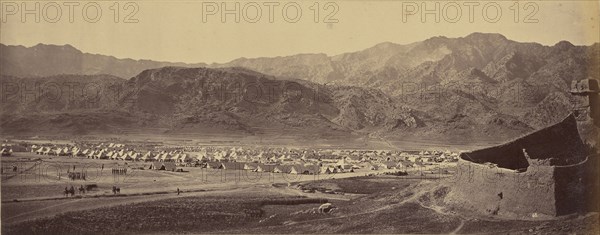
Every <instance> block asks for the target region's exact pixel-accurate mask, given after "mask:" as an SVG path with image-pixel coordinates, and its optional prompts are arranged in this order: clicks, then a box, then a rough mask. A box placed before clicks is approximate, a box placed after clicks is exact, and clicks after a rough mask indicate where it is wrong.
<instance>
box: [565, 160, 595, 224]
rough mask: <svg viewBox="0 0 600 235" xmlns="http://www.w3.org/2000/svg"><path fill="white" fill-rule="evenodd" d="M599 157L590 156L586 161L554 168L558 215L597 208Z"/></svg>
mask: <svg viewBox="0 0 600 235" xmlns="http://www.w3.org/2000/svg"><path fill="white" fill-rule="evenodd" d="M597 160H598V158H597V156H589V157H588V159H586V160H585V161H584V162H582V163H579V164H574V165H570V166H557V167H556V168H555V170H554V179H555V181H556V186H555V187H556V188H557V189H560V190H556V191H555V198H556V211H557V214H558V215H564V214H569V213H574V212H578V211H588V210H597V207H598V204H597V203H598V188H599V187H598V169H597V168H596V167H597V166H598V161H597Z"/></svg>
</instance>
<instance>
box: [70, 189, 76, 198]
mask: <svg viewBox="0 0 600 235" xmlns="http://www.w3.org/2000/svg"><path fill="white" fill-rule="evenodd" d="M69 193H70V194H71V197H72V196H75V188H73V186H71V189H69Z"/></svg>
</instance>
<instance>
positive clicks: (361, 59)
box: [0, 33, 600, 139]
mask: <svg viewBox="0 0 600 235" xmlns="http://www.w3.org/2000/svg"><path fill="white" fill-rule="evenodd" d="M6 48H11V49H10V50H12V51H13V52H11V53H13V54H7V55H9V56H4V55H5V54H6V53H5V52H6ZM33 48H38V49H35V50H33V51H32V50H31V48H28V49H27V48H22V47H5V46H3V47H2V49H3V51H2V53H3V56H2V74H3V75H5V76H3V77H2V81H3V82H9V83H10V82H12V83H15V82H17V83H19V82H26V83H27V84H30V83H36V82H37V83H40V84H42V85H44V84H46V85H48V84H52V82H54V83H64V82H65V81H68V82H71V83H72V82H80V83H86V82H87V83H89V82H94V83H95V84H99V86H100V87H102V88H103V90H102V92H104V93H102V94H103V95H101V97H100V98H98V101H95V102H92V103H90V101H89V99H91V98H96V96H93V95H92V94H97V93H98V91H97V90H94V89H93V88H96V87H97V86H88V87H86V89H80V90H79V92H81V93H82V94H84V93H87V94H88V95H87V96H85V95H80V96H81V97H80V99H75V100H63V101H58V102H55V101H53V102H50V101H48V100H42V101H38V102H30V101H27V100H26V101H24V102H19V103H18V104H15V103H14V102H3V103H2V108H3V109H2V110H3V111H2V115H3V116H2V120H1V123H0V124H1V125H2V126H1V127H2V131H7V132H18V131H25V129H29V130H30V131H32V132H33V131H35V129H36V128H46V127H58V129H60V130H67V131H68V130H78V131H79V132H81V130H91V129H94V128H96V129H97V130H98V131H107V130H114V129H119V128H131V127H133V128H136V129H151V128H160V130H162V131H167V132H174V133H179V132H190V133H198V132H203V131H207V130H209V129H210V130H214V131H216V132H220V131H233V132H241V133H244V134H248V133H251V134H268V133H282V132H288V133H293V134H294V133H296V132H298V133H303V132H306V133H319V134H333V135H335V134H336V133H337V134H359V135H370V136H374V137H411V138H426V139H431V138H442V139H456V138H457V137H460V138H461V139H479V138H492V139H493V138H497V139H507V138H511V137H515V136H518V135H521V134H524V133H526V132H528V131H531V130H533V129H536V128H541V127H544V126H547V125H549V124H552V123H554V122H556V121H558V120H560V119H561V118H563V117H565V116H566V115H567V114H568V113H569V112H570V111H571V109H572V107H573V102H572V96H571V95H570V94H569V93H568V90H569V85H570V83H571V81H573V80H580V79H585V78H596V79H599V78H598V75H599V74H600V70H599V68H598V64H599V63H598V62H599V61H598V58H600V56H599V49H600V44H598V43H596V44H594V45H592V46H574V45H572V44H571V43H569V42H566V41H563V42H560V43H557V44H556V45H554V46H544V45H540V44H537V43H521V42H515V41H512V40H509V39H507V38H505V37H504V36H502V35H499V34H483V33H473V34H471V35H468V36H466V37H463V38H446V37H434V38H430V39H427V40H425V41H422V42H416V43H412V44H408V45H398V44H394V43H382V44H378V45H376V46H374V47H372V48H368V49H365V50H363V51H358V52H352V53H346V54H342V55H337V56H327V55H325V54H301V55H294V56H288V57H275V58H256V59H246V58H240V59H237V60H234V61H232V62H230V63H226V64H220V65H215V64H213V65H210V66H209V68H206V67H200V68H184V67H187V66H190V65H185V66H184V67H161V66H162V65H163V64H161V63H159V62H152V61H133V60H131V61H130V60H117V59H114V58H112V57H107V56H98V55H89V54H85V53H81V52H79V51H78V50H76V49H74V48H72V47H70V46H63V47H56V46H44V45H38V46H36V47H33ZM17 50H24V51H21V52H17ZM56 50H59V51H56ZM35 51H45V52H44V53H41V54H40V53H37V52H35ZM50 51H52V52H50ZM63 51H64V52H63ZM73 55H77V56H73ZM88 57H90V58H96V59H82V58H88ZM98 58H104V59H98ZM26 61H33V62H31V63H27V62H26ZM64 61H71V62H74V64H69V63H64ZM78 61H79V62H78ZM27 66H29V67H27ZM154 67H161V68H154ZM5 68H7V69H5ZM23 74H29V76H22V75H23ZM44 74H92V75H89V76H83V75H54V76H47V77H37V78H35V76H42V75H44ZM100 74H112V75H116V76H118V77H129V75H127V74H134V75H132V76H133V77H132V78H130V79H128V80H124V79H119V78H118V77H115V76H110V75H100ZM68 88H69V87H68V86H67V87H66V88H64V85H63V88H62V89H63V90H64V89H67V90H68ZM26 89H30V87H29V86H27V87H26ZM50 91H51V89H46V90H44V91H43V92H50ZM9 92H10V91H9ZM26 93H27V92H26ZM16 94H19V93H16ZM17 96H19V95H17ZM21 96H22V95H21ZM65 97H66V96H65V95H63V96H62V98H65ZM86 115H90V117H89V118H88V117H87V116H86ZM49 119H50V120H54V121H49ZM32 120H33V122H34V123H38V124H39V125H29V126H30V127H27V126H28V125H25V123H28V122H31V121H32ZM90 120H91V121H90ZM124 120H126V121H124ZM83 132H85V131H83Z"/></svg>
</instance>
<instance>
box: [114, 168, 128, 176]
mask: <svg viewBox="0 0 600 235" xmlns="http://www.w3.org/2000/svg"><path fill="white" fill-rule="evenodd" d="M112 174H113V175H125V174H127V168H112Z"/></svg>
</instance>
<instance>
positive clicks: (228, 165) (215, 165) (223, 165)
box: [204, 162, 354, 175]
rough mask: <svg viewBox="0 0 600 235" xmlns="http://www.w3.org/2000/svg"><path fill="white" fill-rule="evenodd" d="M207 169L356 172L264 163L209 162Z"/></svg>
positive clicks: (318, 172)
mask: <svg viewBox="0 0 600 235" xmlns="http://www.w3.org/2000/svg"><path fill="white" fill-rule="evenodd" d="M204 167H206V168H209V169H224V170H248V171H253V172H272V173H286V174H305V175H315V174H331V173H341V172H354V168H352V167H346V168H344V167H340V166H333V165H331V166H319V165H317V164H305V165H303V164H290V165H282V164H264V163H251V162H247V163H243V162H207V163H206V164H205V166H204Z"/></svg>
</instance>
